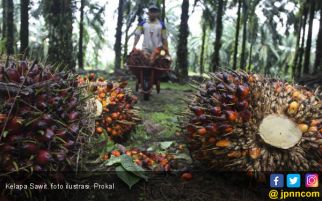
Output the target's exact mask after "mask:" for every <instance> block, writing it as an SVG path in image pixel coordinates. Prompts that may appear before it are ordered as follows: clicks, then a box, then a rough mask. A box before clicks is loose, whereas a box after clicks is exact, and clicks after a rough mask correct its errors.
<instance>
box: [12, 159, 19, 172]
mask: <svg viewBox="0 0 322 201" xmlns="http://www.w3.org/2000/svg"><path fill="white" fill-rule="evenodd" d="M12 163H13V166H15V168H16V171H17V172H18V171H19V167H18V164H17V163H16V161H13V162H12Z"/></svg>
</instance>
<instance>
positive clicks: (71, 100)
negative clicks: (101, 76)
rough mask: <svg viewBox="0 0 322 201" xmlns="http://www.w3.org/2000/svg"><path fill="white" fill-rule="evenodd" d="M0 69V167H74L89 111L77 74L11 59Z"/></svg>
mask: <svg viewBox="0 0 322 201" xmlns="http://www.w3.org/2000/svg"><path fill="white" fill-rule="evenodd" d="M0 69H1V70H0V78H1V80H0V103H1V105H0V134H1V136H0V153H1V154H0V169H1V171H2V172H5V173H11V172H25V171H26V172H30V171H31V172H35V171H64V170H73V169H74V168H76V167H75V166H76V158H77V152H78V150H79V149H80V146H81V144H82V143H83V142H84V138H85V135H86V134H85V133H86V127H87V126H88V125H87V123H85V121H84V118H89V113H90V111H86V110H84V105H85V104H86V100H87V99H86V98H85V97H84V94H83V93H81V89H79V88H78V87H77V85H78V83H77V79H76V76H75V75H74V74H72V73H64V72H60V73H57V72H55V71H54V69H53V68H52V67H50V66H42V65H41V64H36V63H35V62H34V63H29V62H28V61H16V60H14V59H9V60H8V61H7V62H6V63H5V64H4V63H0ZM92 124H93V125H94V124H95V122H94V121H93V123H92Z"/></svg>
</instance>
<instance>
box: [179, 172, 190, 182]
mask: <svg viewBox="0 0 322 201" xmlns="http://www.w3.org/2000/svg"><path fill="white" fill-rule="evenodd" d="M181 179H182V180H184V181H190V180H191V179H192V174H191V173H190V172H185V173H183V174H182V175H181Z"/></svg>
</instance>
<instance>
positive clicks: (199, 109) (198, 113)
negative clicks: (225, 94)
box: [190, 107, 205, 116]
mask: <svg viewBox="0 0 322 201" xmlns="http://www.w3.org/2000/svg"><path fill="white" fill-rule="evenodd" d="M190 109H191V111H192V112H194V113H195V114H196V115H197V116H200V115H203V114H204V113H205V112H204V111H203V109H201V108H200V107H191V108H190Z"/></svg>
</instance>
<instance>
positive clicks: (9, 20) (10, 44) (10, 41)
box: [6, 0, 14, 55]
mask: <svg viewBox="0 0 322 201" xmlns="http://www.w3.org/2000/svg"><path fill="white" fill-rule="evenodd" d="M7 9H8V10H7V47H6V48H7V54H8V55H12V54H14V48H13V46H14V33H13V30H14V24H13V20H14V19H13V12H14V5H13V0H8V1H7Z"/></svg>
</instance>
